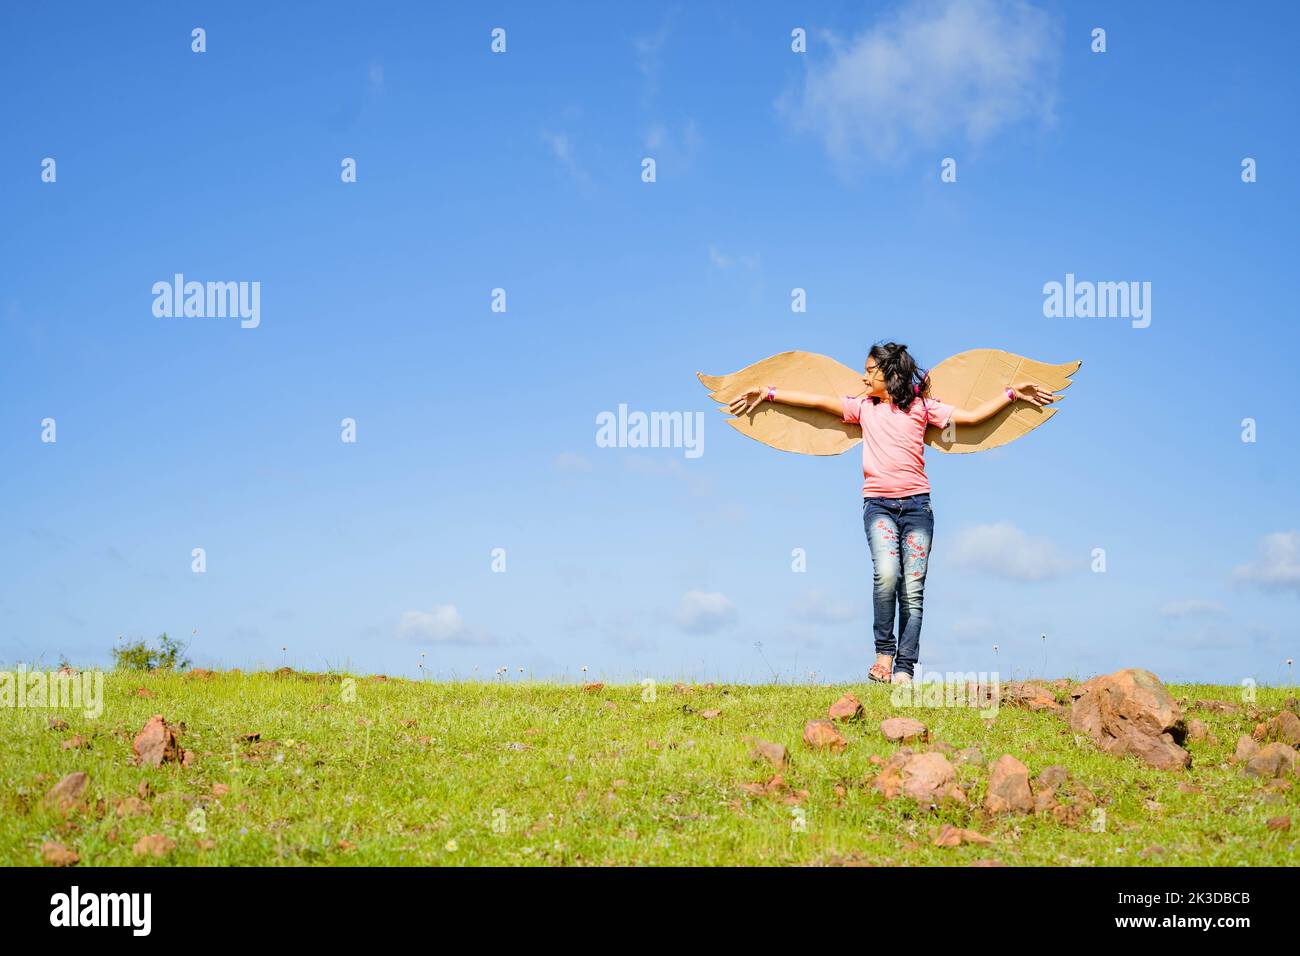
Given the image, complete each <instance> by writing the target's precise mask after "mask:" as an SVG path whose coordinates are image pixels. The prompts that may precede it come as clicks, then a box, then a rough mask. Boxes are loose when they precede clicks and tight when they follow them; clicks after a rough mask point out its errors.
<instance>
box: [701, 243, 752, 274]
mask: <svg viewBox="0 0 1300 956" xmlns="http://www.w3.org/2000/svg"><path fill="white" fill-rule="evenodd" d="M709 262H711V263H712V264H713V267H714V268H715V269H722V270H723V271H726V270H728V269H731V268H733V267H734V266H741V267H743V268H745V269H749V270H750V271H751V272H752V271H754V270H756V269H758V267H759V257H758V254H757V253H754V254H752V255H728V254H727V253H724V252H722V251H721V250H719V249H718V247H717V246H715V245H714V244H713V243H709Z"/></svg>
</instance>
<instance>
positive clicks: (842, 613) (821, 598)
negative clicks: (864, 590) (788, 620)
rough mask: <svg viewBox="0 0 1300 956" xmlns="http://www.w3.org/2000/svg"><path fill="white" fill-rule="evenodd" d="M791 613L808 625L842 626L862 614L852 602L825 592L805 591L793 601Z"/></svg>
mask: <svg viewBox="0 0 1300 956" xmlns="http://www.w3.org/2000/svg"><path fill="white" fill-rule="evenodd" d="M791 613H792V614H793V615H794V616H795V617H796V618H798V619H799V620H801V621H807V622H809V623H810V624H842V623H844V622H845V621H851V620H853V619H854V618H856V617H857V616H858V615H859V614H861V613H862V609H861V607H860V606H859V605H858V604H857V603H856V602H854V601H848V600H845V599H844V598H842V597H838V596H837V595H834V594H831V593H829V592H827V591H821V590H813V591H806V592H804V593H803V594H802V595H800V596H799V598H798V600H796V601H795V603H794V607H793V608H791Z"/></svg>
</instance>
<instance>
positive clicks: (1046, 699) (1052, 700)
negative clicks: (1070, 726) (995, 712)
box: [1000, 680, 1065, 714]
mask: <svg viewBox="0 0 1300 956" xmlns="http://www.w3.org/2000/svg"><path fill="white" fill-rule="evenodd" d="M1000 696H1001V700H1000V702H1001V703H1002V704H1005V705H1006V706H1008V707H1023V708H1025V709H1026V710H1043V711H1047V712H1049V713H1053V714H1063V713H1065V708H1064V707H1062V706H1061V704H1060V702H1059V701H1057V699H1056V695H1055V694H1053V693H1052V692H1051V691H1050V690H1048V689H1047V688H1046V687H1044V686H1043V685H1042V684H1039V683H1037V682H1035V681H1028V680H1026V681H1011V682H1010V683H1009V684H1003V685H1002V688H1001V695H1000Z"/></svg>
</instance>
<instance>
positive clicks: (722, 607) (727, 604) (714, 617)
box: [676, 591, 736, 634]
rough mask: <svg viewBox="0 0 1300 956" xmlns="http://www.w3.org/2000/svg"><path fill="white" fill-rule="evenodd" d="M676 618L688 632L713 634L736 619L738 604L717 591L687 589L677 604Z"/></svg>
mask: <svg viewBox="0 0 1300 956" xmlns="http://www.w3.org/2000/svg"><path fill="white" fill-rule="evenodd" d="M676 620H677V626H678V627H680V628H681V629H682V630H683V631H685V632H686V633H688V634H712V633H714V632H716V631H720V630H722V628H724V627H726V626H727V625H728V624H731V623H733V622H734V621H735V620H736V606H735V605H734V604H732V603H731V601H729V600H728V599H727V596H726V595H725V594H721V593H720V592H717V591H687V592H686V593H685V594H684V595H682V600H681V602H680V603H679V604H678V606H677V615H676Z"/></svg>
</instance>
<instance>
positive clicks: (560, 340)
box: [0, 0, 1300, 683]
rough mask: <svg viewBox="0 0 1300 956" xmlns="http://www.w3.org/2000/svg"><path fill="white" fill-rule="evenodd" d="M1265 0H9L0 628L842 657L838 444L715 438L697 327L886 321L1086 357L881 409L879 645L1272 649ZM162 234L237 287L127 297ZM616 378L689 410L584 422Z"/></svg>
mask: <svg viewBox="0 0 1300 956" xmlns="http://www.w3.org/2000/svg"><path fill="white" fill-rule="evenodd" d="M268 6H271V7H272V8H270V9H268V8H267V7H268ZM1298 21H1300V14H1298V13H1297V12H1296V10H1295V9H1294V7H1292V6H1291V5H1284V4H1278V5H1276V6H1274V7H1272V8H1271V10H1270V12H1268V13H1267V15H1265V14H1264V13H1262V12H1261V13H1260V14H1259V15H1257V16H1251V17H1244V16H1238V15H1236V14H1234V13H1232V12H1231V11H1228V10H1227V9H1226V8H1223V7H1221V6H1218V5H1213V4H1200V3H1186V4H1183V3H1180V4H1176V5H1175V4H1143V5H1131V4H1120V3H1109V4H1106V3H1103V4H1090V5H1088V6H1087V8H1086V9H1085V8H1084V7H1083V6H1082V5H1073V4H1064V3H1046V4H1043V3H1039V4H1035V5H1032V6H1020V5H1007V4H992V3H983V2H974V0H954V2H938V3H925V4H917V3H894V4H886V5H880V4H866V3H817V4H746V5H744V9H743V11H742V9H741V7H739V6H738V5H735V4H721V3H719V4H677V5H660V4H650V5H635V6H634V5H615V6H613V7H608V6H604V5H595V4H577V5H548V6H547V7H546V8H545V9H542V8H540V7H539V5H534V4H517V5H491V4H488V5H480V4H474V5H470V4H444V5H438V6H436V7H434V6H433V5H427V4H411V5H409V6H407V7H402V6H399V5H393V6H384V7H382V8H380V9H371V8H366V7H358V6H356V5H353V4H333V3H321V4H313V5H312V6H311V8H310V12H309V13H307V12H304V11H303V10H301V9H291V8H289V7H288V6H282V5H260V4H244V3H240V4H223V5H220V6H219V7H215V6H214V7H212V8H210V9H208V8H204V7H201V6H197V5H186V6H183V7H180V6H177V5H173V4H161V3H159V4H142V5H131V6H130V7H128V8H115V9H113V10H112V11H108V10H106V9H103V8H100V7H98V6H93V5H91V6H86V7H84V8H79V7H76V6H75V5H64V4H43V5H30V4H29V5H23V6H22V7H7V8H6V9H5V10H4V11H3V13H0V51H2V52H3V55H2V56H0V81H2V82H3V86H4V88H5V90H6V96H5V98H4V104H3V106H2V107H0V109H3V123H4V130H5V143H4V148H3V150H0V210H3V217H2V218H0V223H3V225H2V226H0V243H2V244H3V245H2V248H0V263H3V267H2V268H3V282H2V283H0V296H2V299H0V342H2V343H3V348H0V383H2V387H3V394H4V401H3V403H0V456H2V460H3V463H4V467H3V468H0V494H2V496H3V500H4V502H5V507H4V509H3V511H0V535H2V536H3V539H4V541H5V542H6V546H5V547H4V548H3V549H0V661H4V662H18V661H26V662H35V661H44V662H46V663H55V662H57V660H58V659H59V658H60V657H61V656H66V657H68V658H69V659H71V660H73V661H74V662H77V663H80V664H83V665H91V664H95V663H105V662H107V660H108V653H109V650H110V648H111V647H112V646H113V644H114V642H115V641H116V640H117V639H118V637H119V635H121V636H123V637H125V638H127V639H133V638H140V637H153V636H155V635H157V634H158V633H160V632H163V631H167V632H168V633H170V634H173V635H180V636H182V637H185V638H187V639H188V638H191V636H192V635H193V642H192V647H191V656H192V657H193V658H194V660H195V662H196V663H197V664H204V665H207V666H239V667H251V666H258V665H264V666H280V664H282V663H288V664H289V665H291V666H294V667H299V668H320V667H324V666H350V667H352V668H354V669H356V670H359V671H363V672H381V671H382V672H387V673H390V674H408V675H414V674H417V673H418V665H419V664H420V662H421V654H424V655H426V656H425V657H424V658H423V660H424V662H425V664H426V667H427V672H428V673H431V674H435V675H437V676H450V675H453V674H455V675H458V676H461V677H465V676H473V675H474V673H475V668H477V673H478V674H479V676H489V677H490V676H491V675H492V672H493V671H494V670H495V669H496V668H497V667H499V666H503V665H505V666H509V667H510V668H511V672H512V675H514V674H515V672H516V669H517V668H521V667H522V668H524V670H525V672H526V673H529V674H532V675H534V676H537V677H545V676H565V675H567V676H568V677H570V678H577V677H580V676H581V674H582V672H581V668H582V667H584V666H586V667H588V668H589V670H588V672H587V673H588V675H589V676H593V675H600V676H602V677H604V678H605V679H630V678H633V677H640V676H645V675H649V676H655V677H660V678H663V679H675V678H678V677H690V676H693V677H698V678H701V679H721V680H769V679H771V677H772V673H773V671H775V672H777V673H779V674H780V675H782V677H783V678H785V679H789V678H790V677H794V676H797V677H800V678H802V679H807V676H808V674H809V673H810V672H814V673H815V674H816V675H817V679H819V680H820V679H836V680H848V679H862V675H863V673H864V671H865V668H866V666H867V665H868V664H869V663H870V660H871V658H872V645H871V640H870V610H869V608H870V603H869V588H870V558H869V555H868V552H867V548H866V541H865V537H864V535H863V530H862V524H861V496H860V486H861V478H860V459H859V457H858V455H857V454H856V452H852V453H849V454H846V455H844V456H841V457H839V458H831V459H825V458H805V457H800V456H792V455H786V454H783V453H779V452H776V451H774V450H772V449H769V448H766V447H764V446H761V445H759V444H757V443H755V442H751V441H748V440H746V439H744V438H743V437H741V436H740V435H738V434H736V433H735V432H733V431H732V430H731V429H729V428H727V427H726V426H725V424H724V421H723V418H722V416H721V415H719V414H718V413H717V412H715V411H713V407H712V403H711V402H710V401H709V400H708V398H707V396H706V394H705V393H704V391H703V389H702V388H701V387H700V386H699V384H698V382H697V381H696V379H695V376H694V373H695V372H696V371H697V370H704V371H708V372H712V373H724V372H729V371H734V370H735V369H737V368H740V367H741V366H743V365H746V364H749V363H750V362H752V361H755V360H757V359H759V358H762V357H764V356H767V355H770V354H773V353H775V352H778V351H782V350H785V349H791V348H799V349H807V350H811V351H818V352H823V353H826V354H828V355H832V356H835V357H836V358H838V359H840V360H841V361H844V362H846V363H848V364H850V365H853V366H857V365H858V364H860V362H861V361H862V359H863V357H864V356H865V353H866V350H867V348H868V347H869V346H870V344H871V343H872V342H873V341H876V340H880V339H894V340H898V341H903V342H906V343H907V344H909V345H910V346H911V348H912V350H913V352H914V353H915V354H916V355H917V356H918V358H919V359H920V360H921V361H922V362H923V363H925V364H931V365H932V364H936V363H937V362H938V361H940V360H941V359H943V358H945V357H946V356H948V355H952V354H955V353H957V352H960V351H962V350H965V349H968V348H975V347H998V348H1004V349H1008V350H1011V351H1014V352H1018V353H1020V354H1024V355H1028V356H1032V357H1034V358H1038V359H1043V360H1048V361H1065V360H1069V359H1081V360H1082V361H1083V368H1082V371H1081V372H1080V374H1079V375H1078V377H1077V379H1076V382H1075V384H1074V386H1072V387H1071V389H1070V390H1069V392H1067V393H1066V401H1065V402H1064V403H1063V405H1062V410H1061V412H1060V414H1059V415H1058V416H1057V417H1056V418H1055V419H1054V420H1053V421H1052V422H1051V423H1049V424H1048V425H1047V426H1046V427H1044V428H1042V429H1039V430H1037V431H1035V432H1034V433H1032V434H1031V435H1029V436H1027V437H1026V438H1024V439H1023V440H1021V441H1018V442H1016V443H1015V444H1013V445H1011V446H1007V447H1006V448H1004V449H1000V450H997V451H993V452H987V453H981V454H979V455H974V456H943V455H939V454H936V453H933V452H932V453H930V454H928V455H927V462H928V469H929V473H930V478H931V482H932V485H933V496H934V508H935V513H936V531H935V541H934V552H933V559H932V562H931V569H930V575H929V581H928V588H927V601H926V612H925V627H924V631H923V633H922V641H921V665H922V667H928V668H934V669H939V670H993V669H997V670H999V671H1000V672H1001V673H1002V674H1003V676H1004V679H1005V678H1007V677H1011V676H1023V675H1025V674H1027V673H1033V674H1042V673H1044V672H1047V673H1049V674H1051V675H1060V674H1077V675H1086V674H1092V673H1099V672H1106V671H1111V670H1115V669H1118V668H1120V667H1125V666H1144V667H1149V668H1151V669H1153V670H1154V671H1155V672H1156V673H1158V674H1159V675H1161V676H1162V677H1164V678H1165V679H1167V680H1203V681H1214V682H1219V683H1228V682H1232V683H1236V682H1238V681H1240V680H1242V679H1245V678H1251V679H1254V680H1256V681H1258V682H1260V683H1283V682H1285V681H1286V680H1287V668H1286V665H1285V664H1284V661H1285V660H1286V659H1287V658H1288V657H1291V656H1293V655H1294V652H1295V650H1296V643H1297V642H1296V624H1295V620H1296V602H1297V600H1298V598H1300V517H1298V516H1297V508H1296V496H1295V492H1294V487H1295V481H1294V474H1295V471H1296V468H1297V464H1300V451H1297V449H1296V446H1295V443H1294V441H1293V438H1294V428H1295V425H1294V423H1295V422H1296V420H1297V412H1298V409H1297V401H1296V397H1295V390H1294V388H1293V387H1292V386H1293V383H1294V381H1295V373H1294V370H1293V362H1294V360H1295V356H1296V352H1297V346H1300V332H1298V331H1297V321H1296V320H1297V315H1296V312H1295V301H1296V298H1295V294H1294V290H1293V285H1292V282H1293V280H1292V278H1291V277H1292V276H1293V275H1294V254H1295V235H1296V233H1295V214H1296V210H1297V184H1296V181H1295V178H1294V177H1293V176H1291V175H1290V174H1289V173H1288V172H1287V169H1288V168H1289V167H1288V166H1287V165H1286V164H1287V163H1288V162H1290V161H1291V160H1292V159H1293V158H1294V156H1295V155H1296V153H1297V150H1298V149H1300V137H1297V129H1296V113H1295V109H1294V104H1295V102H1296V99H1297V85H1298V83H1297V79H1296V74H1295V71H1294V69H1293V66H1292V56H1293V51H1292V50H1291V49H1290V45H1289V37H1291V36H1293V35H1294V33H1295V27H1296V26H1297V25H1300V23H1298ZM195 27H202V28H204V29H205V30H206V44H207V49H206V52H203V53H195V52H192V50H191V30H192V29H193V28H195ZM496 27H501V28H504V29H505V31H506V51H505V52H504V53H499V54H494V53H493V52H492V51H491V50H490V43H491V36H490V33H491V31H492V29H493V28H496ZM796 27H802V28H804V29H806V31H807V52H806V53H804V54H798V53H795V52H793V51H792V50H791V30H792V29H794V28H796ZM1094 27H1103V28H1105V30H1106V45H1107V49H1106V52H1104V53H1094V52H1091V50H1090V44H1091V31H1092V30H1093V28H1094ZM47 157H49V158H53V159H54V160H55V162H56V164H57V165H56V173H57V177H56V180H55V182H52V183H49V182H43V181H42V175H41V173H42V161H43V160H44V159H45V158H47ZM344 157H352V158H354V159H355V160H356V163H357V180H358V181H357V182H355V183H343V182H342V181H341V178H340V163H341V161H342V160H343V158H344ZM645 157H651V158H654V159H655V162H656V181H655V182H653V183H646V182H643V181H642V177H641V170H642V159H643V158H645ZM945 157H951V158H954V159H955V160H956V161H957V170H958V176H957V181H956V182H953V183H944V182H941V181H940V176H939V172H940V163H941V161H942V160H943V159H944V158H945ZM1245 157H1251V158H1253V159H1255V161H1256V163H1257V170H1258V181H1256V182H1253V183H1244V182H1242V177H1241V164H1242V160H1243V158H1245ZM178 272H180V273H183V274H184V275H185V276H186V277H187V278H189V279H196V280H199V281H209V280H212V281H249V282H252V281H256V282H259V283H260V288H261V316H260V318H261V321H260V325H259V326H258V327H257V328H250V329H244V328H241V327H240V325H239V323H238V321H237V320H234V319H229V318H196V317H189V318H158V317H156V316H155V315H154V314H153V311H152V306H153V295H152V293H151V288H152V286H153V284H154V283H155V282H159V281H164V282H165V281H170V280H171V277H172V276H173V274H175V273H178ZM1067 273H1073V274H1075V275H1076V276H1077V277H1078V278H1079V279H1081V280H1093V281H1139V282H1150V283H1151V289H1152V294H1151V324H1150V326H1149V327H1147V328H1144V329H1137V328H1133V327H1132V324H1131V323H1130V322H1129V321H1128V320H1127V319H1123V318H1113V317H1112V318H1069V319H1067V318H1047V317H1045V316H1044V314H1043V285H1044V284H1045V283H1047V282H1051V281H1063V279H1064V277H1065V275H1066V274H1067ZM796 287H798V288H803V289H806V290H807V299H808V306H807V311H806V312H805V313H794V312H792V311H791V308H790V301H791V299H790V295H791V290H792V289H794V288H796ZM494 288H503V289H505V290H506V297H507V298H506V301H507V310H506V311H505V312H504V313H502V312H493V311H492V310H491V308H490V306H491V292H492V290H493V289H494ZM941 397H942V396H941ZM620 404H626V405H627V406H628V407H629V408H631V409H634V410H644V411H655V410H659V411H683V412H695V411H702V412H704V413H705V432H704V453H703V454H702V455H700V456H699V457H697V458H688V457H687V456H686V455H685V454H684V452H683V450H682V449H672V448H661V449H629V448H603V447H598V446H597V443H596V430H597V429H596V416H597V415H598V414H600V413H601V412H602V411H614V410H617V408H618V406H619V405H620ZM46 418H53V419H54V420H55V422H56V429H57V432H56V434H57V441H56V442H54V443H49V442H43V441H42V440H41V438H42V421H43V420H44V419H46ZM344 418H353V419H355V420H356V422H357V441H356V442H355V443H344V442H343V441H341V439H340V430H341V429H340V422H341V420H342V419H344ZM1245 418H1253V419H1255V421H1256V428H1257V440H1256V441H1254V442H1243V441H1242V420H1243V419H1245ZM198 547H201V548H203V549H205V552H206V557H207V570H206V572H205V573H202V574H195V573H193V572H192V570H191V554H192V549H194V548H198ZM496 548H503V549H505V555H506V570H505V572H504V573H498V572H494V571H493V569H492V552H493V549H496ZM795 548H802V549H804V551H805V552H806V554H807V570H806V572H804V573H795V572H793V571H792V570H791V553H792V550H793V549H795ZM1095 548H1104V549H1105V552H1106V571H1105V573H1095V572H1093V571H1092V570H1091V567H1090V565H1091V562H1092V553H1093V549H1095ZM1043 634H1046V635H1047V639H1046V642H1044V641H1043V639H1042V637H1041V635H1043ZM756 644H761V649H760V648H758V647H756V646H755V645H756ZM994 645H997V650H996V652H995V651H994ZM282 648H284V649H285V650H282Z"/></svg>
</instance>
